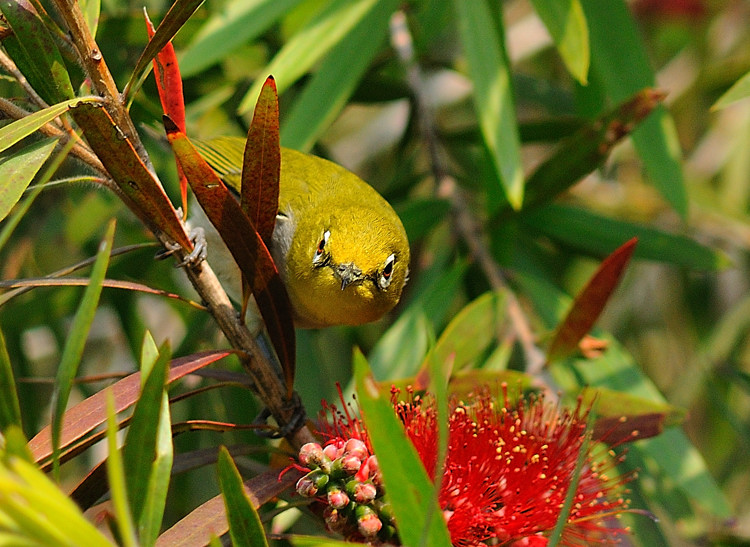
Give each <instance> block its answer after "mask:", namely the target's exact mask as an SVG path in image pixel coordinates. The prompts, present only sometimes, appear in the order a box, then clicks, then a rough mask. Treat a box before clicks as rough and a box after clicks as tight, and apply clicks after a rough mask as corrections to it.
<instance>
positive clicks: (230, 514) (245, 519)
mask: <svg viewBox="0 0 750 547" xmlns="http://www.w3.org/2000/svg"><path fill="white" fill-rule="evenodd" d="M217 467H218V470H219V485H220V486H221V493H222V496H223V497H224V506H225V508H226V511H227V520H229V535H230V536H231V537H232V545H234V546H235V547H245V546H246V547H261V546H264V545H268V541H267V540H266V533H265V530H264V529H263V524H262V523H261V522H260V517H259V516H258V512H257V511H256V510H255V507H253V504H252V502H251V501H250V499H249V498H248V497H247V495H246V494H245V489H244V486H243V484H242V477H241V476H240V472H239V471H238V470H237V467H236V466H235V465H234V461H233V460H232V456H230V455H229V451H228V450H227V448H226V447H225V446H222V447H221V448H220V449H219V461H218V463H217Z"/></svg>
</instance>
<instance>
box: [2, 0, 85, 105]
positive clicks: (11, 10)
mask: <svg viewBox="0 0 750 547" xmlns="http://www.w3.org/2000/svg"><path fill="white" fill-rule="evenodd" d="M0 11H2V13H3V15H4V16H5V20H6V21H7V22H8V24H9V25H10V28H11V29H12V30H13V34H12V35H11V36H8V37H6V38H5V39H4V40H3V47H4V48H5V49H6V51H8V53H9V55H10V56H11V58H12V59H13V60H14V61H15V63H16V65H17V66H18V68H19V69H20V70H21V72H22V73H23V75H24V76H26V78H27V79H28V81H29V83H30V84H31V86H32V87H33V88H34V90H35V91H36V92H37V93H39V95H40V96H41V97H42V99H44V100H45V101H46V102H47V103H48V104H55V103H59V102H61V101H65V100H67V99H72V98H73V97H75V92H74V91H73V85H72V84H71V83H70V77H69V76H68V70H67V68H65V63H64V62H63V58H62V55H61V54H60V51H59V50H58V49H57V44H56V43H55V40H54V38H53V37H52V35H51V34H50V32H49V30H48V29H47V27H46V25H45V24H44V22H43V21H42V20H41V19H40V18H39V14H38V13H37V11H36V9H34V6H33V5H32V3H31V2H29V1H28V0H2V1H0Z"/></svg>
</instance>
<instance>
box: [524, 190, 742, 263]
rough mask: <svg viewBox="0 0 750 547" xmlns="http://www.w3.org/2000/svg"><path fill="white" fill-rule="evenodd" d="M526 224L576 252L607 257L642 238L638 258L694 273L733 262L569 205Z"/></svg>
mask: <svg viewBox="0 0 750 547" xmlns="http://www.w3.org/2000/svg"><path fill="white" fill-rule="evenodd" d="M522 219H523V223H524V224H526V225H528V226H532V227H533V228H535V229H536V230H539V231H540V232H542V233H544V234H547V235H548V236H550V237H551V238H553V239H556V240H558V241H561V242H562V243H564V244H566V245H570V246H572V247H574V248H576V249H579V250H582V251H584V252H586V253H589V254H592V255H594V256H605V255H606V254H607V253H608V252H609V251H610V250H611V249H612V248H614V247H617V246H618V245H621V244H622V243H623V242H624V241H626V240H628V239H630V238H632V237H637V238H638V248H637V249H636V250H635V253H634V256H635V257H636V258H640V259H647V260H656V261H659V262H667V263H671V264H675V265H677V266H683V267H685V268H690V269H693V270H722V269H725V268H727V267H728V266H729V265H730V260H729V258H728V257H727V255H725V254H724V253H723V252H721V251H720V250H715V249H710V248H708V247H706V246H704V245H701V244H700V243H698V242H697V241H694V240H692V239H690V238H688V237H685V236H681V235H677V234H670V233H667V232H663V231H661V230H657V229H655V228H650V227H648V226H644V225H641V224H635V223H632V222H626V221H624V220H616V219H612V218H608V217H605V216H601V215H598V214H596V213H592V212H591V211H588V210H585V209H581V208H578V207H572V206H568V205H558V204H551V205H547V206H545V207H543V208H540V209H538V210H536V211H533V212H530V213H529V214H524V215H523V217H522Z"/></svg>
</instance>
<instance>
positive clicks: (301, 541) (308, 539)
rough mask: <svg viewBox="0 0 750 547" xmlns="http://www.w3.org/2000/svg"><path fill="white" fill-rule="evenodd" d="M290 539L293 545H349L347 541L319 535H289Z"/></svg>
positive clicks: (325, 546)
mask: <svg viewBox="0 0 750 547" xmlns="http://www.w3.org/2000/svg"><path fill="white" fill-rule="evenodd" d="M289 539H290V541H291V542H292V545H294V546H295V547H351V545H352V544H351V542H349V541H338V540H335V539H327V538H324V537H320V536H290V537H289Z"/></svg>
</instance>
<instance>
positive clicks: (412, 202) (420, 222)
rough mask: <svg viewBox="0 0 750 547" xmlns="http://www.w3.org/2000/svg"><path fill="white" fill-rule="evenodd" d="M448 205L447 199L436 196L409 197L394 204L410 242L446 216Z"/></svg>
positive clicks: (448, 209) (420, 236)
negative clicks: (400, 202)
mask: <svg viewBox="0 0 750 547" xmlns="http://www.w3.org/2000/svg"><path fill="white" fill-rule="evenodd" d="M450 207H451V206H450V203H449V202H448V201H446V200H444V199H437V198H409V199H408V200H407V201H406V202H405V203H402V204H400V205H394V208H395V209H396V212H397V213H398V216H399V217H400V218H401V221H402V222H403V223H404V229H405V230H406V234H407V235H408V236H409V241H410V242H411V243H412V244H414V243H415V242H416V241H418V240H420V239H422V238H423V237H425V236H426V235H427V234H429V233H430V230H432V229H433V228H434V227H435V226H437V225H438V224H439V223H440V222H442V221H443V220H444V219H445V218H447V216H448V213H449V212H450Z"/></svg>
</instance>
